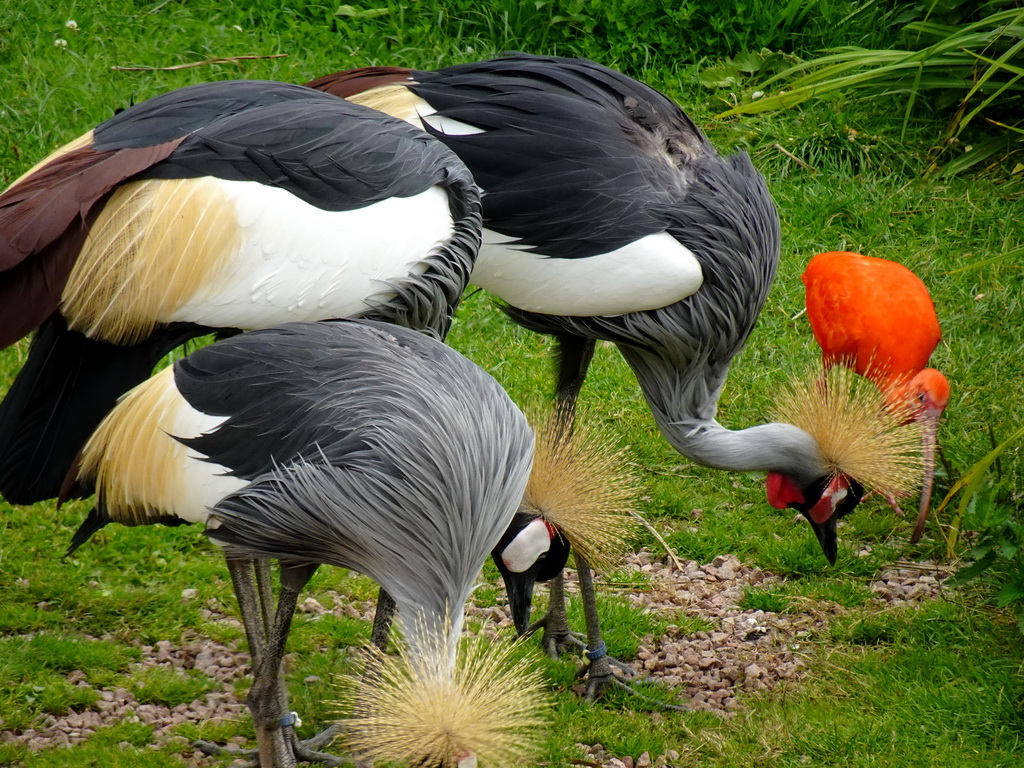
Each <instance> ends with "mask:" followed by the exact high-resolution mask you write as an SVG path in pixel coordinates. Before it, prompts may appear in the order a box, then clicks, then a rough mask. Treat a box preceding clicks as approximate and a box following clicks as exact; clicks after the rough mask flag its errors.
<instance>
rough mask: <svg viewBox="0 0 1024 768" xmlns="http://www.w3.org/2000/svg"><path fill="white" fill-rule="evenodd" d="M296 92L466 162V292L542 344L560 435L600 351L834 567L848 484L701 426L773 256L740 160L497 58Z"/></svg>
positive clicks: (696, 136) (790, 443)
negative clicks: (807, 532) (794, 513)
mask: <svg viewBox="0 0 1024 768" xmlns="http://www.w3.org/2000/svg"><path fill="white" fill-rule="evenodd" d="M309 85H310V86H311V87H314V88H317V89H320V90H323V91H325V92H328V93H333V94H335V95H338V96H342V97H344V98H347V99H350V100H353V101H357V102H359V103H362V104H366V105H368V106H372V107H374V108H377V109H380V110H382V111H384V112H387V113H389V114H392V115H394V116H396V117H401V118H403V119H406V120H408V121H409V122H410V123H412V124H413V125H416V126H418V127H420V128H422V129H423V130H425V131H426V132H428V133H430V134H431V135H433V136H435V137H436V138H438V139H440V140H441V141H442V142H444V143H445V144H446V145H447V146H449V147H450V148H451V149H453V150H454V151H455V152H456V153H457V154H458V155H459V157H460V158H461V159H462V160H463V161H464V162H465V163H466V165H467V166H468V167H469V169H470V171H471V172H472V173H473V176H474V178H475V179H476V181H477V183H478V184H479V185H480V187H481V188H482V189H483V191H484V214H483V215H484V243H483V246H482V248H481V252H480V257H479V259H478V261H477V264H476V266H475V268H474V271H473V275H472V280H473V282H474V283H476V284H478V285H480V286H482V287H483V288H486V289H488V290H490V291H492V292H493V293H494V294H496V295H497V296H498V297H500V298H501V299H502V300H503V301H504V302H506V304H507V306H505V311H506V312H507V314H508V315H509V316H510V317H511V318H512V319H513V320H514V321H515V322H517V323H519V324H520V325H522V326H524V327H526V328H529V329H531V330H534V331H537V332H539V333H545V334H550V335H552V336H554V337H555V339H556V340H557V343H558V349H559V361H558V374H557V385H556V392H557V400H558V402H559V403H561V405H562V408H563V411H564V413H565V414H566V419H567V423H571V420H572V418H573V414H574V405H575V401H576V398H577V395H578V393H579V390H580V387H581V385H582V382H583V379H584V377H585V375H586V372H587V367H588V365H589V363H590V359H591V356H592V354H593V351H594V344H595V341H596V340H607V341H611V342H613V343H614V344H616V345H617V346H618V347H619V349H620V351H621V352H622V354H623V356H624V357H625V359H626V361H627V363H628V364H629V365H630V367H631V368H632V369H633V371H634V373H635V374H636V376H637V379H638V381H639V383H640V386H641V388H642V390H643V392H644V395H645V397H646V399H647V403H648V405H649V406H650V408H651V411H652V412H653V414H654V419H655V422H656V423H657V425H658V427H659V428H660V430H661V432H662V434H663V435H664V436H665V438H666V439H667V440H668V441H669V442H670V443H671V444H672V446H673V447H675V448H676V450H678V451H679V452H680V453H681V454H683V455H684V456H686V457H687V458H689V459H691V460H692V461H694V462H696V463H698V464H701V465H704V466H708V467H713V468H717V469H724V470H731V471H752V470H761V471H766V472H767V473H768V476H769V483H768V496H769V501H770V502H771V503H772V504H774V505H776V506H782V507H786V506H789V507H792V508H795V509H797V510H799V511H800V513H801V514H803V515H804V516H805V517H806V518H807V519H808V521H809V522H810V524H811V526H812V527H813V528H814V532H815V534H816V536H817V538H818V541H819V542H820V544H821V547H822V550H823V551H824V553H825V555H826V557H828V559H829V560H830V561H834V560H835V557H836V553H837V544H836V521H837V519H838V517H839V516H840V515H841V514H844V513H846V512H849V511H851V510H852V509H853V508H855V507H856V506H857V504H858V503H859V500H860V498H861V494H862V489H861V487H860V486H859V484H858V483H856V482H853V481H852V480H851V478H850V477H849V476H848V475H847V474H845V473H844V472H842V471H841V470H842V467H840V468H839V469H840V471H839V472H834V470H835V469H836V468H835V467H834V466H833V465H831V464H830V463H829V462H828V461H827V460H826V458H825V456H824V455H823V452H822V450H821V446H819V444H818V441H817V440H816V439H815V438H814V437H813V436H812V435H811V434H809V433H808V432H806V431H805V430H803V429H800V428H798V427H796V426H794V425H792V424H786V423H767V424H761V425H758V426H754V427H750V428H748V429H742V430H737V431H733V430H730V429H727V428H726V427H724V426H723V425H721V424H719V423H718V421H717V420H716V419H715V414H716V409H717V403H718V399H719V396H720V394H721V391H722V387H723V386H724V384H725V380H726V375H727V374H728V371H729V366H730V363H731V362H732V359H733V358H734V357H735V355H736V354H737V353H738V352H739V351H740V350H741V349H742V348H743V346H744V344H745V343H746V341H747V338H748V336H749V335H750V332H751V330H752V329H753V327H754V323H755V321H756V320H757V317H758V315H759V313H760V311H761V308H762V307H763V306H764V303H765V300H766V298H767V296H768V291H769V288H770V287H771V283H772V280H773V279H774V275H775V269H776V265H777V262H778V255H779V218H778V214H777V212H776V209H775V205H774V204H773V202H772V199H771V195H770V194H769V192H768V190H767V187H766V186H765V182H764V179H763V178H762V177H761V175H760V174H759V173H758V172H757V171H756V170H755V169H754V167H753V165H752V164H751V162H750V159H749V158H748V157H747V155H746V154H745V153H738V154H735V155H731V156H728V157H723V156H721V155H719V154H718V152H717V151H716V150H715V149H714V147H713V146H712V145H711V144H710V143H709V142H708V140H707V138H706V137H705V136H704V134H703V133H702V132H701V131H700V130H699V129H698V128H697V126H696V125H695V124H694V123H693V121H692V120H691V119H690V118H689V117H688V116H687V115H686V114H685V113H684V112H683V110H682V109H681V108H680V107H679V106H678V105H676V104H675V103H673V102H672V101H671V100H669V99H668V98H666V97H665V96H664V95H662V94H661V93H659V92H658V91H656V90H654V89H652V88H649V87H647V86H646V85H644V84H642V83H639V82H637V81H636V80H634V79H632V78H629V77H626V76H625V75H622V74H620V73H618V72H614V71H612V70H610V69H608V68H606V67H603V66H601V65H598V64H596V63H594V62H590V61H586V60H582V59H563V58H553V57H538V56H530V55H526V54H512V55H508V56H504V57H501V58H497V59H493V60H489V61H480V62H474V63H470V64H462V65H457V66H452V67H446V68H444V69H439V70H435V71H420V70H410V69H406V68H397V67H376V68H370V69H361V70H353V71H350V72H342V73H337V74H333V75H328V76H326V77H323V78H320V79H318V80H315V81H313V82H311V83H309ZM567 428H568V427H567ZM580 567H581V569H582V568H585V567H586V565H585V564H580ZM519 591H520V593H522V592H524V591H525V590H519ZM598 642H599V641H598V640H597V639H595V638H591V650H592V651H594V650H595V648H596V647H597V643H598ZM607 671H608V670H607V668H605V669H604V670H603V672H607Z"/></svg>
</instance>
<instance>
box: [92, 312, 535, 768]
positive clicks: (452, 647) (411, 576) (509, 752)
mask: <svg viewBox="0 0 1024 768" xmlns="http://www.w3.org/2000/svg"><path fill="white" fill-rule="evenodd" d="M533 443H534V438H533V433H532V431H531V429H530V427H529V426H528V424H527V422H526V419H525V417H524V416H523V415H522V413H521V412H520V411H519V410H518V409H517V408H516V407H515V405H514V404H513V403H512V402H511V400H510V399H509V398H508V396H507V395H506V394H505V392H504V391H503V390H502V389H501V388H500V387H499V386H498V384H497V383H496V382H495V381H494V380H493V379H492V378H491V377H490V376H489V375H487V374H486V373H485V372H484V371H483V370H481V369H480V368H479V367H477V366H476V365H474V364H472V363H470V362H469V361H468V360H466V359H465V358H464V357H462V356H461V355H459V354H458V353H456V352H455V351H453V350H452V349H450V348H449V347H446V346H444V345H443V344H441V343H439V342H436V341H433V340H432V339H430V338H428V337H426V336H424V335H423V334H419V333H415V332H412V331H409V330H406V329H403V328H398V327H394V326H389V325H385V324H383V323H376V322H367V321H336V322H323V323H294V324H287V325H284V326H282V327H280V328H273V329H267V330H262V331H253V332H251V333H246V334H242V335H239V336H235V337H233V338H231V339H227V340H224V341H221V342H218V343H216V344H213V345H211V346H208V347H205V348H203V349H201V350H198V351H196V352H194V353H193V354H191V355H190V356H189V357H187V358H185V359H183V360H180V361H178V362H177V363H175V364H174V366H173V367H171V368H167V369H165V370H164V371H162V372H161V373H159V374H157V375H156V376H154V377H153V378H151V379H149V380H148V381H146V382H145V383H143V384H141V385H140V386H138V387H136V388H135V389H133V390H132V391H131V392H130V393H129V394H128V395H127V396H126V397H125V398H124V399H123V400H122V401H121V402H120V403H119V404H118V406H117V407H116V408H115V409H114V410H113V411H112V412H111V413H110V414H109V415H108V416H107V418H106V419H105V420H104V421H103V422H102V424H101V425H100V427H99V428H98V429H97V431H96V432H95V434H94V435H93V437H92V438H91V439H90V440H89V442H88V444H87V446H86V448H85V450H84V456H83V461H82V466H81V474H80V477H79V480H80V481H81V482H83V484H85V485H86V486H89V487H95V490H96V498H97V502H96V509H95V510H94V513H93V514H94V515H95V516H97V517H98V518H99V519H100V521H101V522H105V521H107V520H110V519H113V520H117V521H118V522H122V523H126V524H129V525H131V524H140V523H151V522H164V523H167V522H173V521H178V522H205V523H206V530H207V534H208V535H209V537H210V538H211V539H212V540H213V541H214V542H216V543H217V544H220V545H221V546H222V547H224V551H225V555H226V556H227V558H228V562H229V564H230V563H233V562H234V560H233V558H236V557H243V558H277V559H279V560H280V561H281V570H282V578H281V592H280V596H279V601H278V607H277V611H276V616H275V617H274V620H273V627H272V629H271V631H270V633H269V637H268V638H267V640H266V642H264V641H263V633H262V630H261V629H260V628H259V627H258V626H253V625H252V622H258V618H257V617H256V616H254V615H253V614H252V613H251V612H246V613H245V615H246V617H247V624H246V629H247V632H248V635H249V638H250V643H251V644H252V645H251V649H252V652H253V656H254V662H255V663H254V683H253V687H252V689H251V691H250V693H249V699H248V701H249V706H250V708H251V710H252V713H253V718H254V721H255V725H256V733H257V736H258V741H259V745H260V759H261V765H263V766H264V768H271V767H273V768H278V767H279V766H287V765H294V762H293V759H292V758H291V755H290V753H289V752H288V750H287V749H286V748H285V749H284V750H283V751H281V746H282V744H281V740H280V738H278V735H279V734H280V732H281V730H282V726H281V717H282V716H283V715H284V714H285V712H283V711H282V709H281V706H282V705H281V698H280V696H279V695H278V687H277V686H278V670H279V668H280V659H281V655H282V653H283V648H284V643H285V639H286V637H287V634H288V628H289V623H290V620H291V616H292V612H293V610H294V607H295V603H296V598H297V595H298V591H299V590H300V589H301V588H302V587H303V586H304V585H305V583H306V582H307V581H308V579H309V578H310V576H311V575H312V573H313V571H314V570H315V569H316V567H317V565H318V564H320V563H325V564H329V565H334V566H339V567H344V568H352V569H355V570H358V571H360V572H362V573H364V574H366V575H368V576H370V577H371V578H373V579H374V580H375V581H377V582H378V583H379V584H380V585H381V587H382V589H384V590H386V591H387V592H388V594H390V595H392V596H393V597H394V599H395V601H396V602H397V604H398V607H399V614H400V616H401V617H402V618H403V624H404V628H405V643H406V645H407V648H408V650H407V657H408V663H409V668H408V669H407V670H405V671H404V672H401V671H400V672H397V673H395V672H391V673H387V672H386V671H385V672H382V671H381V670H380V669H379V668H378V669H377V670H376V673H375V674H373V675H371V676H370V679H371V685H372V681H374V680H376V681H377V682H378V683H388V685H387V687H386V689H385V690H384V691H380V690H374V689H371V690H370V691H367V692H364V694H363V695H362V697H361V704H360V706H359V707H358V708H357V713H356V715H357V716H356V718H355V720H354V721H351V722H350V723H349V724H348V727H347V728H346V731H347V732H348V734H349V739H350V740H352V741H353V742H354V744H355V746H356V748H357V749H358V751H359V752H360V753H361V754H363V756H364V757H365V756H369V757H380V758H383V759H385V760H388V761H389V762H390V761H402V762H403V763H404V764H408V765H430V766H439V767H441V768H469V767H470V766H475V765H476V764H477V762H476V761H477V760H478V759H479V761H480V763H481V765H489V766H506V767H507V768H517V767H518V766H521V765H526V764H528V763H529V760H528V755H527V754H526V751H528V747H529V744H530V734H531V733H533V732H534V731H535V730H536V727H537V726H538V725H539V724H540V722H541V719H540V708H541V707H542V699H541V697H540V695H539V693H538V689H537V687H536V684H537V680H536V679H535V677H531V676H529V675H527V674H526V673H525V670H522V669H520V670H519V672H523V674H522V675H520V674H518V673H516V672H515V671H514V670H513V671H512V672H510V671H509V669H508V667H507V665H503V664H502V663H500V662H498V661H491V660H489V659H493V656H494V654H486V655H484V656H479V655H477V657H476V662H475V666H473V667H472V668H470V669H461V668H460V667H459V665H458V664H457V659H456V655H457V654H456V643H457V640H458V637H459V634H460V629H461V626H462V617H463V606H464V603H465V602H466V599H467V598H468V596H469V593H470V591H471V589H472V586H473V584H474V581H475V580H476V578H477V575H478V573H479V571H480V568H481V566H482V564H483V561H484V559H485V558H486V557H487V555H488V553H489V552H490V551H491V549H492V548H493V547H494V545H495V543H496V542H497V541H498V538H499V537H500V536H501V535H502V533H503V532H504V531H505V529H506V528H507V527H508V525H509V522H510V521H511V519H512V515H513V513H514V512H515V511H516V509H517V507H518V505H519V503H520V501H521V499H522V497H523V491H524V489H525V486H526V483H527V478H528V475H529V472H530V466H531V459H532V455H533ZM238 597H239V602H240V604H241V605H243V606H247V605H253V603H254V602H255V596H254V595H247V594H245V593H244V592H242V591H240V592H239V595H238ZM492 650H493V649H492ZM396 685H397V688H396ZM284 746H285V747H287V745H286V744H285V745H284ZM524 750H526V751H524Z"/></svg>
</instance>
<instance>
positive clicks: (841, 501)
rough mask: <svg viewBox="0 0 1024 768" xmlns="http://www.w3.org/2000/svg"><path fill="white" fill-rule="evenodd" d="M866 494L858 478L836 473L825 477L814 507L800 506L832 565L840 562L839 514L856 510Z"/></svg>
mask: <svg viewBox="0 0 1024 768" xmlns="http://www.w3.org/2000/svg"><path fill="white" fill-rule="evenodd" d="M863 495H864V488H863V487H862V486H861V484H860V483H858V482H857V481H856V480H854V479H852V478H849V477H847V476H846V475H841V474H840V475H834V476H832V477H830V478H828V479H827V480H826V481H825V483H824V485H823V487H822V490H821V495H820V496H818V500H817V501H816V502H815V503H814V505H813V506H812V507H811V508H810V509H807V510H805V509H801V510H800V512H801V513H802V514H803V516H804V517H806V518H807V521H808V522H809V523H810V524H811V528H812V529H813V530H814V535H815V536H816V537H817V539H818V544H819V545H820V546H821V551H822V552H823V553H824V554H825V557H826V558H827V559H828V562H829V564H830V565H835V564H836V557H837V556H838V555H839V537H838V533H837V527H838V525H839V518H840V517H843V516H844V515H848V514H850V513H851V512H853V510H855V509H856V508H857V505H858V504H860V500H861V497H863Z"/></svg>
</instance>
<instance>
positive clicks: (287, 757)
mask: <svg viewBox="0 0 1024 768" xmlns="http://www.w3.org/2000/svg"><path fill="white" fill-rule="evenodd" d="M226 559H227V564H228V572H229V573H230V574H231V581H232V584H233V586H234V589H235V595H236V597H237V598H238V605H239V610H240V612H241V614H242V623H243V625H244V626H245V633H246V637H247V639H248V641H249V653H250V657H251V659H252V669H253V687H252V689H251V690H250V694H249V701H248V704H249V708H250V711H251V712H252V714H253V722H254V724H255V725H256V734H257V745H258V749H257V751H256V752H253V751H250V750H236V749H233V748H229V747H222V746H220V745H217V744H212V743H209V742H196V743H195V745H194V746H195V747H196V748H198V749H200V750H202V751H203V752H205V753H207V754H210V755H224V754H230V755H234V756H236V757H237V756H241V757H257V760H256V761H255V762H253V763H250V764H249V767H250V768H261V767H262V768H292V767H293V766H295V765H296V763H297V762H298V761H303V762H311V763H322V764H325V765H329V766H336V765H340V764H341V762H342V761H341V759H340V758H338V757H336V756H334V755H329V754H326V753H322V752H319V751H317V750H318V749H319V748H320V747H322V746H325V745H326V744H328V743H330V742H331V741H332V740H333V739H334V737H335V736H336V735H337V733H338V731H339V730H340V729H339V727H338V726H337V725H332V726H330V727H328V728H327V729H325V730H324V731H322V732H321V733H319V734H317V735H316V736H314V737H313V738H311V739H308V740H305V741H299V740H298V738H297V737H296V735H295V727H294V720H293V718H292V716H291V714H290V713H289V709H288V691H287V687H286V686H285V681H284V677H283V675H282V674H281V658H282V657H283V655H284V642H285V640H286V639H287V637H288V630H289V629H290V627H291V619H292V616H293V615H294V612H295V605H296V602H297V599H298V593H299V591H300V590H301V588H302V587H303V586H304V585H305V584H306V582H308V581H309V578H310V577H311V576H312V574H313V572H314V571H315V570H316V568H315V566H313V567H306V568H304V569H301V570H299V569H296V568H290V569H288V570H287V574H288V575H287V577H286V571H285V569H284V568H282V587H281V601H282V602H281V603H279V605H278V607H277V608H276V609H275V607H274V596H273V587H272V577H271V573H270V561H269V560H266V559H260V560H255V561H251V560H245V559H237V558H226ZM285 581H287V582H288V586H287V587H286V586H285ZM275 657H276V660H275ZM254 695H255V698H254ZM257 710H258V711H259V714H257ZM261 722H262V727H261V724H260V723H261Z"/></svg>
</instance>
